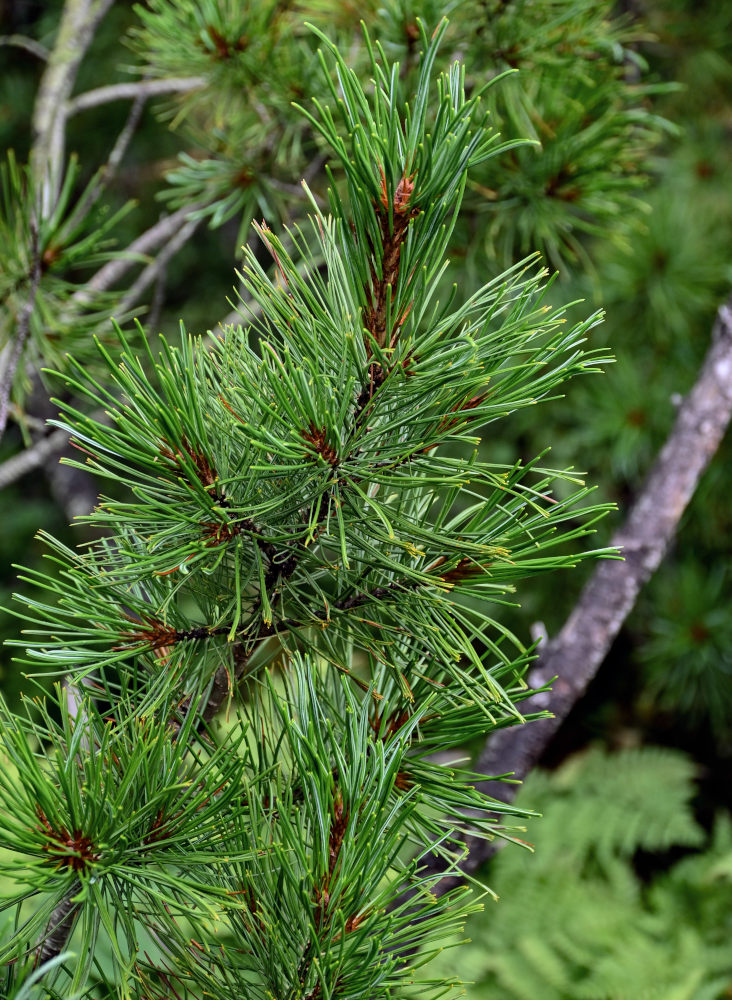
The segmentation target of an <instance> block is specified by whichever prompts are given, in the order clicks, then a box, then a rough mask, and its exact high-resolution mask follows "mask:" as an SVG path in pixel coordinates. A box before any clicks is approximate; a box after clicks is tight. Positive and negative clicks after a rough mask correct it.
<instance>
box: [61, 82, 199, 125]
mask: <svg viewBox="0 0 732 1000" xmlns="http://www.w3.org/2000/svg"><path fill="white" fill-rule="evenodd" d="M205 86H206V78H205V77H203V76H187V77H171V78H170V79H167V80H139V81H136V82H135V83H112V84H110V85H109V86H107V87H95V89H94V90H87V91H86V92H85V93H83V94H78V95H77V96H76V97H72V98H71V100H70V101H68V103H67V104H66V115H67V116H68V117H69V118H71V117H72V115H76V114H78V113H79V112H80V111H86V110H87V109H88V108H96V107H99V105H100V104H109V103H110V102H111V101H124V100H130V99H133V100H137V99H138V98H142V99H143V100H147V98H149V97H160V96H162V95H163V94H185V93H187V92H188V91H191V90H200V89H201V88H202V87H205Z"/></svg>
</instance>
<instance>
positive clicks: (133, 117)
mask: <svg viewBox="0 0 732 1000" xmlns="http://www.w3.org/2000/svg"><path fill="white" fill-rule="evenodd" d="M145 101H146V97H145V95H144V94H140V95H138V96H137V97H136V98H135V100H134V101H133V102H132V107H131V108H130V112H129V114H128V115H127V121H126V122H125V124H124V126H123V128H122V131H121V132H120V134H119V135H118V136H117V139H116V141H115V143H114V146H112V149H111V151H110V153H109V156H108V157H107V162H106V163H105V164H104V166H103V167H101V169H100V170H99V172H98V174H97V176H96V180H95V182H94V183H93V184H90V185H89V187H88V188H87V190H86V191H85V192H84V198H83V200H82V201H81V202H80V203H79V205H77V207H76V209H75V214H76V215H78V216H79V217H80V218H84V217H85V216H86V214H87V212H88V211H89V209H90V208H91V207H92V205H93V204H94V202H95V201H96V200H97V198H98V197H99V194H100V193H101V191H102V190H103V189H104V188H105V187H106V186H107V185H108V184H109V182H110V181H111V180H112V178H113V177H114V175H115V174H116V173H117V168H118V167H119V165H120V162H121V161H122V157H123V156H124V155H125V153H126V152H127V147H128V146H129V144H130V142H131V140H132V136H133V135H134V134H135V131H136V129H137V126H138V125H139V123H140V118H141V117H142V111H143V108H144V107H145Z"/></svg>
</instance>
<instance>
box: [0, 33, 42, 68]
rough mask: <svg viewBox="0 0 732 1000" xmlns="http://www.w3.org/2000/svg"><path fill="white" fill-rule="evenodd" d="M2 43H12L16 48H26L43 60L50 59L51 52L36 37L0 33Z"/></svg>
mask: <svg viewBox="0 0 732 1000" xmlns="http://www.w3.org/2000/svg"><path fill="white" fill-rule="evenodd" d="M0 45H12V46H14V47H15V48H16V49H25V51H26V52H30V54H31V55H33V56H35V57H36V58H37V59H41V60H42V61H43V62H46V61H47V60H48V57H49V54H50V53H49V51H48V49H47V48H46V46H45V45H41V43H40V42H37V41H36V40H35V38H28V36H27V35H0Z"/></svg>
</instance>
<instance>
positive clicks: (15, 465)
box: [0, 430, 69, 490]
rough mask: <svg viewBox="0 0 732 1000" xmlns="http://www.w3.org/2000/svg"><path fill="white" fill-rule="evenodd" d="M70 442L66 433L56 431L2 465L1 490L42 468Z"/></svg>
mask: <svg viewBox="0 0 732 1000" xmlns="http://www.w3.org/2000/svg"><path fill="white" fill-rule="evenodd" d="M68 440H69V435H68V434H67V433H66V431H62V430H55V431H53V433H52V434H49V435H48V437H44V438H41V439H40V441H36V443H35V444H33V445H31V447H30V448H26V450H25V451H21V452H20V453H19V454H18V455H13V457H12V458H9V459H8V460H7V461H6V462H3V464H2V465H0V490H4V489H5V487H6V486H10V484H11V483H14V482H16V480H18V479H22V477H23V476H25V475H27V474H28V473H29V472H32V471H33V470H34V469H38V468H40V467H41V466H42V465H43V464H44V463H45V462H46V460H47V459H49V458H51V457H53V456H54V455H58V454H59V452H61V451H63V449H64V448H65V447H66V444H67V442H68Z"/></svg>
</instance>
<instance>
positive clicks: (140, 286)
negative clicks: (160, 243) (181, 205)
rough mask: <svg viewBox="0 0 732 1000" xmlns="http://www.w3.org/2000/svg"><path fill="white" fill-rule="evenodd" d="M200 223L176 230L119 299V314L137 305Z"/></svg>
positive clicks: (195, 222) (188, 224)
mask: <svg viewBox="0 0 732 1000" xmlns="http://www.w3.org/2000/svg"><path fill="white" fill-rule="evenodd" d="M189 211H190V210H189ZM201 221H202V220H201V219H193V220H192V221H191V222H186V224H185V225H184V226H183V227H182V228H181V229H179V230H178V232H177V233H176V234H175V236H173V237H172V238H171V239H170V240H169V241H168V243H167V244H166V245H165V246H164V247H163V249H162V250H161V251H160V252H159V253H158V255H157V257H156V258H155V260H154V261H152V262H151V263H150V264H148V265H147V267H146V268H145V270H144V271H143V272H142V274H140V276H139V277H138V278H137V281H135V283H134V285H133V286H132V287H131V288H130V290H129V291H128V292H127V293H126V294H125V296H124V298H123V299H121V301H120V303H119V305H118V306H117V311H118V312H119V313H120V314H121V313H124V312H127V310H128V309H131V308H132V307H133V306H135V305H137V303H138V302H139V300H140V297H141V296H142V294H143V293H144V292H145V290H146V289H147V288H148V286H149V285H151V284H152V283H153V282H154V281H155V280H156V279H157V278H158V275H160V274H161V273H162V271H164V270H165V268H166V267H167V264H168V261H169V260H170V259H171V258H172V257H173V255H174V254H176V253H177V252H178V251H179V250H180V249H181V248H182V247H183V246H185V244H186V243H187V242H188V240H189V239H190V238H191V236H193V234H194V233H195V231H196V229H197V228H198V226H199V225H200V223H201Z"/></svg>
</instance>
